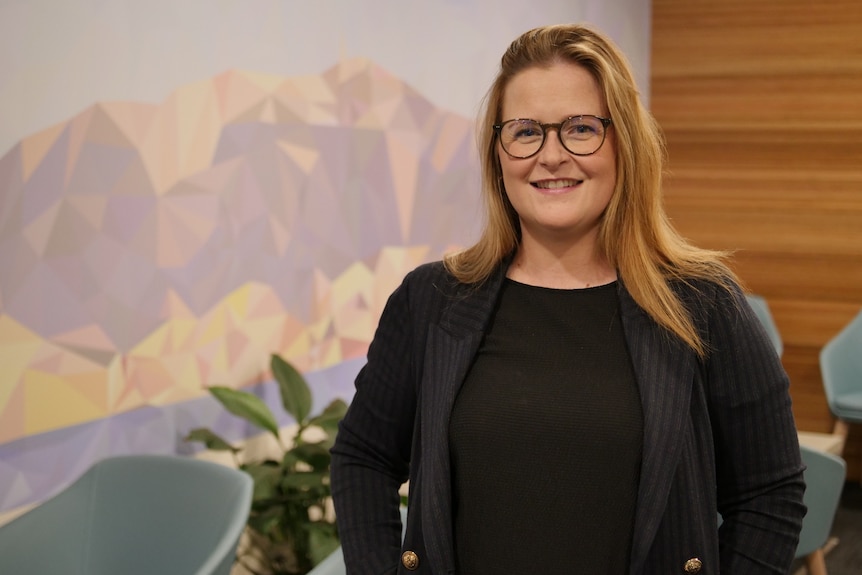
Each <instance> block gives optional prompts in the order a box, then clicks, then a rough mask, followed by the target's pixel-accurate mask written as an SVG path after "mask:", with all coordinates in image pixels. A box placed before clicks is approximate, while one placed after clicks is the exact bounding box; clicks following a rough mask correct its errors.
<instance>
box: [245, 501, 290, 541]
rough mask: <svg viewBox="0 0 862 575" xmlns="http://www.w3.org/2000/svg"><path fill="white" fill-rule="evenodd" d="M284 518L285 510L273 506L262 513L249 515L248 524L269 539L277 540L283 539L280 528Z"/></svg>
mask: <svg viewBox="0 0 862 575" xmlns="http://www.w3.org/2000/svg"><path fill="white" fill-rule="evenodd" d="M283 516H284V509H283V507H282V506H280V505H279V506H272V507H269V508H267V509H265V510H264V511H262V512H260V513H253V514H251V515H249V517H248V521H247V524H248V526H249V527H250V528H252V529H254V530H255V531H257V532H258V533H260V534H261V535H263V536H265V537H267V538H268V539H270V540H273V539H275V540H277V539H279V538H280V537H281V535H280V534H279V533H278V528H279V524H280V522H281V519H282V517H283Z"/></svg>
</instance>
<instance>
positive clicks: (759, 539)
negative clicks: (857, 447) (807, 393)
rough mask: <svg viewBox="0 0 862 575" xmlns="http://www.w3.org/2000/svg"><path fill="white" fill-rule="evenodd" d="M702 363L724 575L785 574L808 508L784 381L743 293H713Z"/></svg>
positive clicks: (782, 372)
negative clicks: (804, 501)
mask: <svg viewBox="0 0 862 575" xmlns="http://www.w3.org/2000/svg"><path fill="white" fill-rule="evenodd" d="M716 293H717V296H716V305H715V306H714V307H713V309H712V312H711V314H710V319H709V328H708V329H709V336H708V341H709V345H710V351H709V356H708V359H707V361H706V364H705V369H706V380H707V382H706V385H707V389H708V394H709V406H710V419H711V422H712V428H713V438H714V442H715V454H716V474H717V477H716V480H717V490H718V493H717V505H718V511H719V513H720V514H721V515H722V519H723V522H722V524H721V527H720V529H719V553H720V562H721V572H722V573H746V574H749V575H755V574H764V575H766V574H776V575H777V574H779V573H781V574H783V573H787V572H788V571H789V569H790V564H791V562H792V561H793V558H794V555H795V551H796V546H797V543H798V540H799V532H800V530H801V528H802V518H803V516H804V515H805V506H804V505H803V503H802V495H803V492H804V490H805V484H804V481H803V477H802V471H803V469H804V466H803V464H802V461H801V456H800V452H799V443H798V436H797V432H796V425H795V421H794V418H793V412H792V410H791V399H790V394H789V381H788V377H787V374H786V373H785V371H784V368H783V367H782V364H781V360H780V358H779V357H778V355H777V354H776V352H775V350H774V348H773V346H772V344H771V342H770V341H769V337H768V336H767V334H766V331H765V330H764V329H763V327H762V325H761V324H760V322H759V321H758V319H757V317H756V316H755V314H754V312H753V311H752V309H751V307H750V306H749V304H748V302H747V301H746V300H745V296H744V294H743V293H742V291H741V290H740V289H738V288H737V289H734V290H732V292H728V291H726V290H723V289H718V291H717V292H716Z"/></svg>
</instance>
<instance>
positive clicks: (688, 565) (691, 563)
mask: <svg viewBox="0 0 862 575" xmlns="http://www.w3.org/2000/svg"><path fill="white" fill-rule="evenodd" d="M702 568H703V562H702V561H701V560H700V559H698V558H697V557H692V558H691V559H689V560H688V561H686V562H685V566H684V567H683V569H684V570H685V572H686V573H692V574H693V573H700V570H701V569H702Z"/></svg>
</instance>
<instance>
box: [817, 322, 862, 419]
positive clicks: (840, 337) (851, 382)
mask: <svg viewBox="0 0 862 575" xmlns="http://www.w3.org/2000/svg"><path fill="white" fill-rule="evenodd" d="M820 375H821V376H822V378H823V390H824V391H825V392H826V402H827V403H828V404H829V409H830V411H832V414H833V415H834V416H835V417H837V418H839V419H845V420H848V421H858V420H859V419H860V413H859V411H858V410H853V411H850V410H847V409H846V408H845V407H844V406H842V404H841V401H840V398H841V396H842V395H843V394H846V393H848V392H854V391H855V392H859V393H862V311H859V313H858V314H856V317H854V318H853V320H852V321H850V323H848V324H847V325H846V326H844V328H843V329H842V330H841V331H840V332H839V333H838V334H837V335H836V336H835V337H833V338H832V339H830V340H829V341H828V342H826V345H824V346H823V348H822V349H821V350H820Z"/></svg>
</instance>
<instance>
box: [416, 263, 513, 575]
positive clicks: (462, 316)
mask: <svg viewBox="0 0 862 575" xmlns="http://www.w3.org/2000/svg"><path fill="white" fill-rule="evenodd" d="M506 267H507V262H504V265H501V266H500V268H499V269H498V270H497V272H496V273H495V274H494V275H493V276H492V277H490V278H489V279H488V280H487V281H486V282H484V283H483V284H482V285H481V286H479V287H477V288H467V289H469V291H467V292H465V293H458V294H455V295H453V296H452V300H451V303H450V304H449V306H448V308H447V309H446V310H445V311H444V313H443V314H442V317H441V321H440V323H439V324H435V325H431V326H430V328H429V332H428V340H427V344H426V345H427V347H426V349H427V352H426V355H425V365H424V371H423V376H422V383H421V388H420V417H421V429H422V432H421V433H422V435H423V437H422V448H421V449H422V459H421V461H422V467H423V469H422V471H421V474H422V475H423V476H424V477H423V481H424V483H425V487H424V488H423V490H422V493H421V497H422V508H423V514H422V531H423V532H424V533H425V534H426V537H425V546H426V550H427V552H428V555H429V558H431V559H432V562H433V564H434V565H441V566H443V567H444V570H443V572H444V573H446V572H449V571H453V570H454V569H455V565H454V560H453V559H454V549H455V545H454V541H453V539H452V529H451V526H452V505H451V503H452V494H451V477H450V465H449V464H450V462H449V417H450V415H451V412H452V406H453V405H454V403H455V398H456V396H457V395H458V391H459V390H460V388H461V384H462V383H463V381H464V378H465V377H466V375H467V371H468V370H469V368H470V366H471V364H472V362H473V358H474V356H475V355H476V352H477V350H478V349H479V345H480V344H481V342H482V337H483V335H484V332H485V328H486V326H487V325H488V322H489V320H490V318H491V314H492V312H493V310H494V306H495V305H496V302H497V297H498V295H499V293H500V288H501V286H502V282H503V278H504V277H505V270H506ZM428 534H435V535H434V536H431V537H429V536H428Z"/></svg>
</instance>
